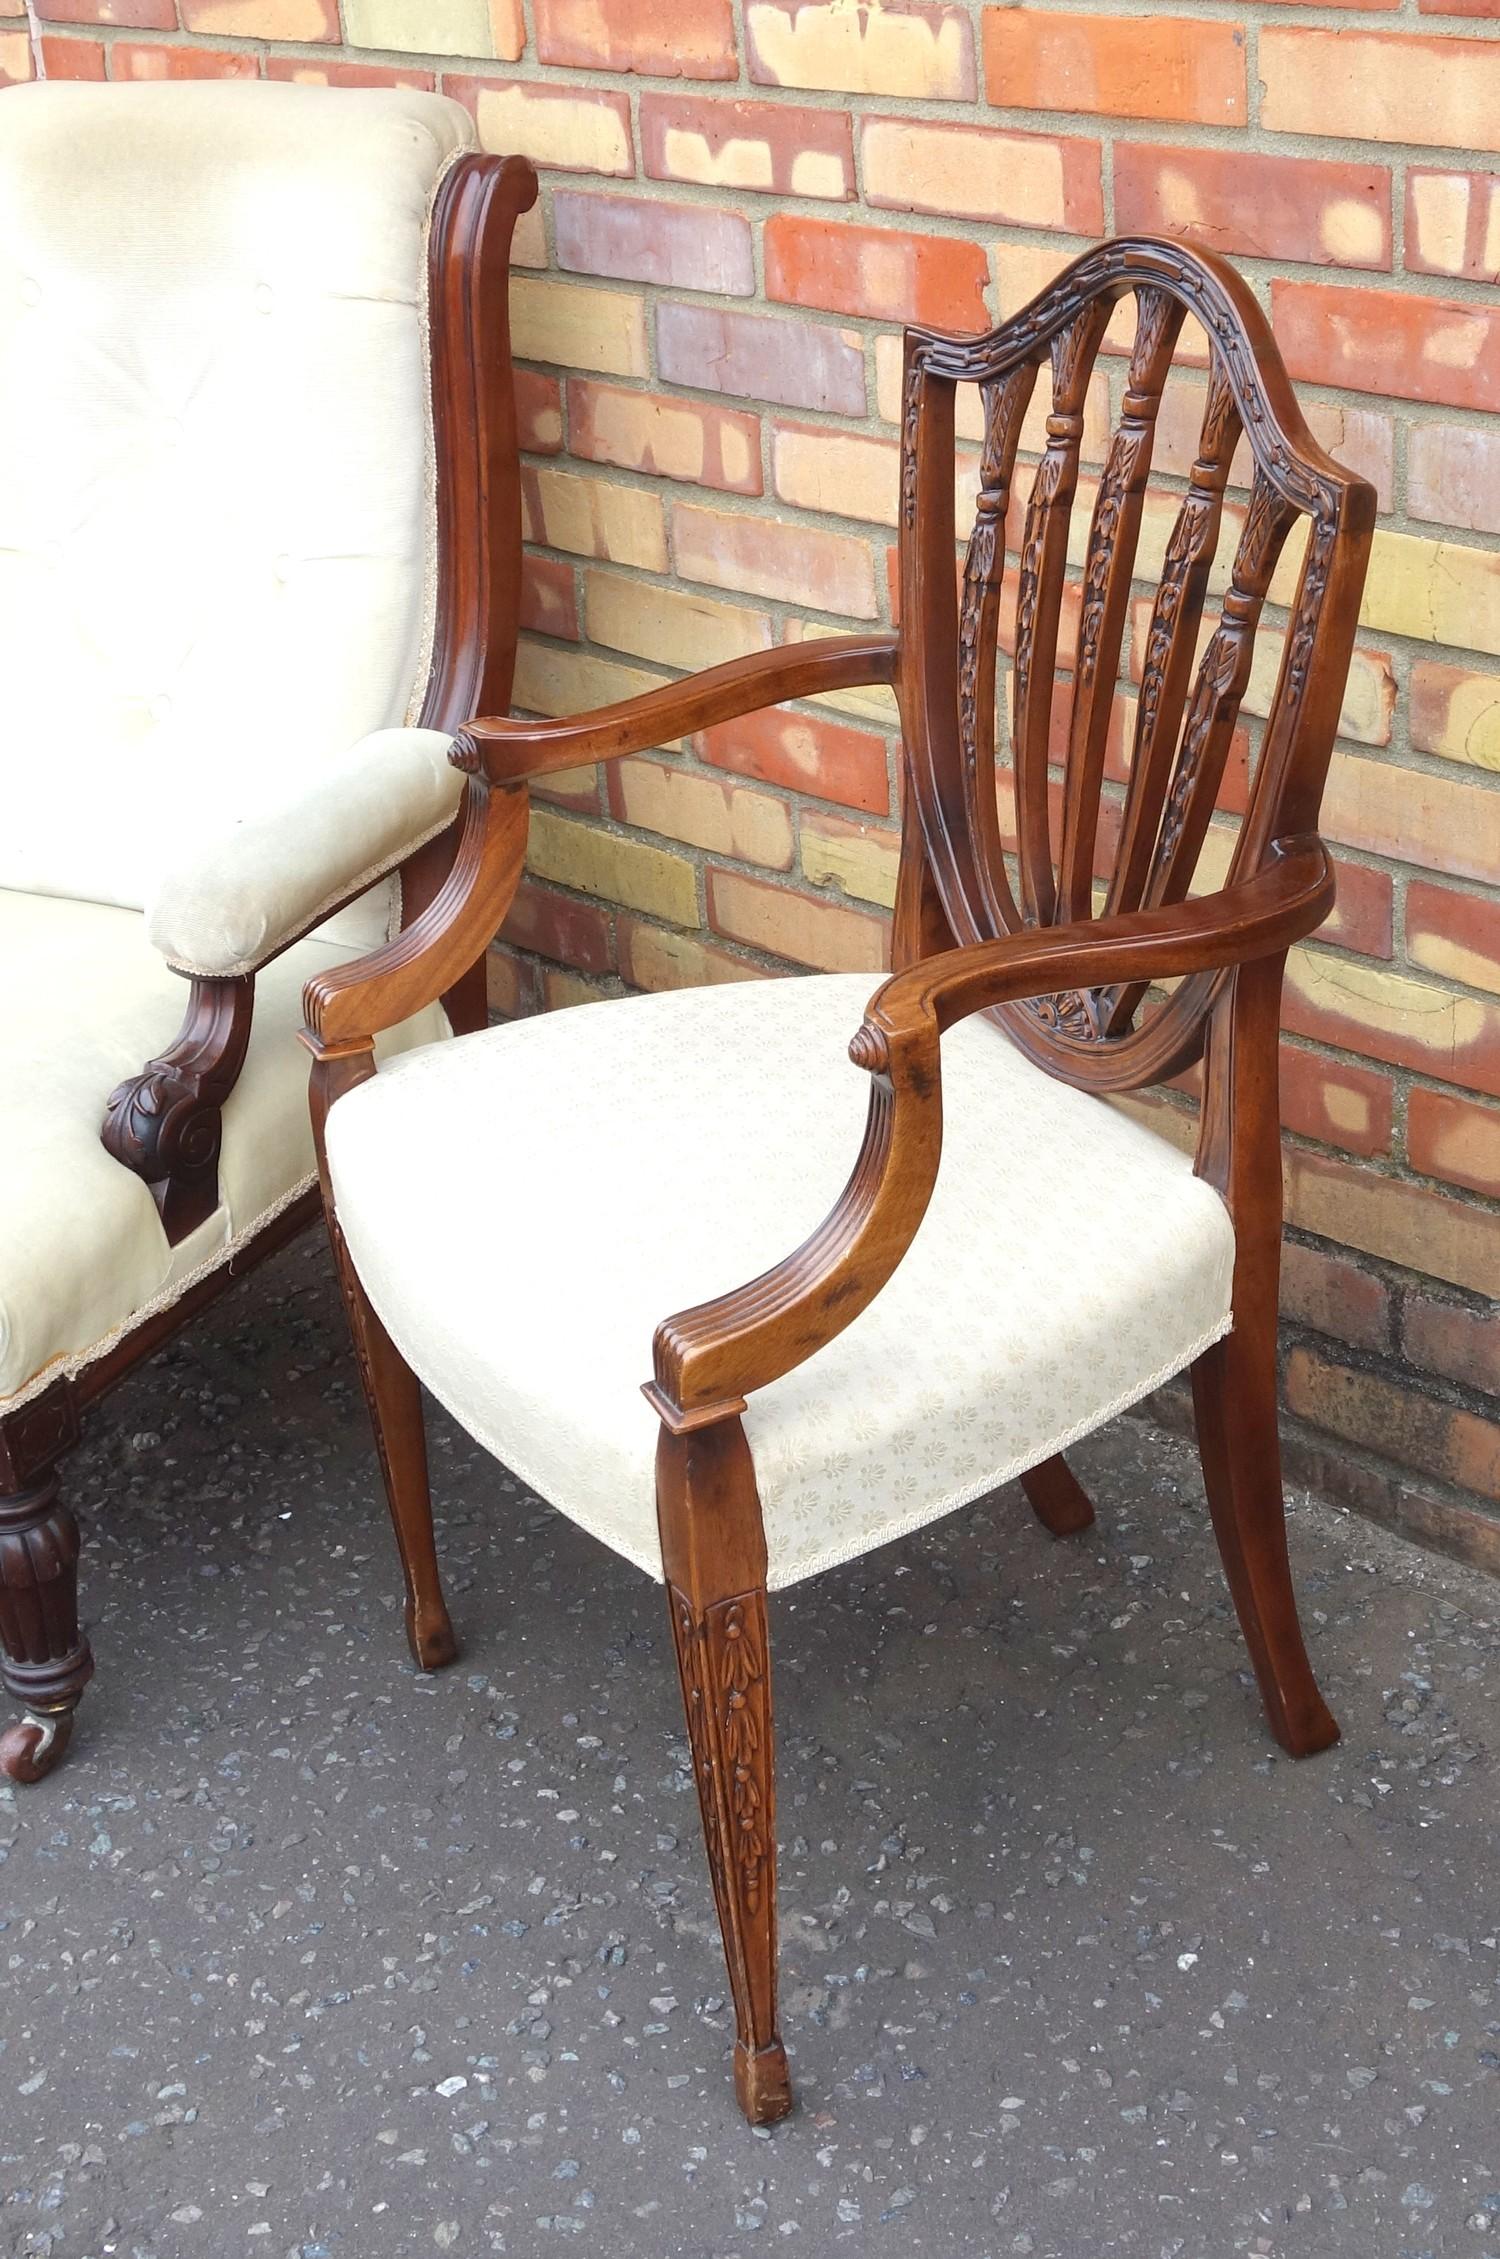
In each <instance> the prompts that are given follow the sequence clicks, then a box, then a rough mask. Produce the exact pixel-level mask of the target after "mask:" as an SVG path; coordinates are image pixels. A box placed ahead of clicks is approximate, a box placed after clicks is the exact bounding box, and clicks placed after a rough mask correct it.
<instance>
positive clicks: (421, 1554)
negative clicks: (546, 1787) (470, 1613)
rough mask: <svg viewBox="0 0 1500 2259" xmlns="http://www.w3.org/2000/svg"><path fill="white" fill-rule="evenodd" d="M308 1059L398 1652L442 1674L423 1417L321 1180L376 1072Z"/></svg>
mask: <svg viewBox="0 0 1500 2259" xmlns="http://www.w3.org/2000/svg"><path fill="white" fill-rule="evenodd" d="M304 1041H306V1042H307V1045H308V1049H309V1050H310V1051H311V1052H312V1053H313V1060H314V1065H313V1070H312V1081H311V1085H310V1088H309V1093H308V1096H309V1103H310V1106H311V1110H312V1128H313V1144H314V1147H315V1149H316V1151H317V1156H318V1177H319V1181H320V1183H321V1185H322V1189H323V1219H324V1222H325V1223H326V1224H327V1226H328V1243H329V1246H330V1247H331V1248H332V1250H333V1261H334V1267H335V1269H336V1270H337V1272H338V1278H339V1287H340V1290H341V1291H342V1293H343V1297H344V1309H345V1311H346V1313H347V1314H348V1319H349V1334H350V1338H351V1340H352V1341H353V1343H354V1359H355V1363H356V1364H357V1365H358V1367H359V1380H360V1386H361V1388H362V1389H363V1390H364V1395H365V1403H366V1406H367V1407H368V1410H369V1414H370V1425H371V1427H372V1428H373V1429H374V1431H375V1449H376V1451H377V1453H378V1454H379V1457H380V1472H381V1476H382V1479H383V1481H384V1483H385V1496H386V1504H387V1505H388V1506H389V1507H390V1510H391V1527H392V1528H393V1529H394V1531H395V1533H396V1549H397V1551H398V1552H399V1554H400V1556H401V1574H402V1578H403V1580H404V1582H405V1585H406V1643H407V1645H408V1647H409V1648H410V1649H411V1652H412V1659H413V1661H414V1662H416V1663H417V1664H418V1665H419V1666H420V1668H421V1669H422V1670H424V1671H437V1670H441V1669H442V1667H443V1665H444V1664H445V1663H451V1662H452V1661H453V1659H454V1657H455V1656H456V1655H457V1653H458V1641H457V1640H456V1639H455V1637H454V1634H453V1625H452V1623H451V1622H450V1621H449V1617H448V1604H447V1602H446V1601H445V1600H444V1598H443V1584H442V1577H441V1574H440V1572H439V1569H438V1558H437V1541H436V1538H435V1536H434V1534H433V1527H432V1493H431V1490H430V1489H429V1486H428V1478H427V1425H426V1420H425V1417H424V1415H423V1411H422V1388H421V1383H420V1382H419V1381H418V1379H417V1376H416V1374H415V1373H414V1372H413V1371H412V1369H411V1367H410V1365H408V1364H407V1362H406V1359H405V1358H404V1357H403V1356H402V1354H401V1352H400V1350H399V1349H398V1348H397V1347H396V1344H395V1343H394V1342H393V1341H392V1339H391V1337H390V1335H389V1334H388V1333H387V1332H386V1330H385V1327H384V1325H383V1324H382V1323H381V1319H380V1315H379V1313H378V1311H377V1310H376V1308H375V1305H374V1303H373V1302H372V1301H371V1300H370V1298H369V1296H368V1295H367V1294H366V1292H365V1290H364V1287H363V1285H362V1283H361V1281H360V1276H359V1273H358V1271H357V1270H356V1269H355V1267H354V1258H353V1257H352V1256H351V1254H350V1253H349V1245H348V1242H347V1240H346V1239H345V1238H344V1234H343V1232H342V1230H341V1229H340V1227H339V1219H338V1210H337V1208H336V1207H335V1204H334V1198H333V1180H332V1178H331V1177H330V1176H329V1173H328V1142H327V1125H328V1114H329V1110H330V1108H331V1107H332V1106H333V1105H334V1104H335V1102H336V1101H337V1100H338V1099H339V1098H341V1097H342V1096H343V1094H344V1092H345V1091H347V1090H353V1089H355V1088H357V1086H358V1085H359V1084H360V1083H361V1082H364V1081H367V1080H368V1079H369V1077H370V1076H371V1075H372V1074H373V1073H374V1072H375V1058H374V1051H373V1047H372V1045H371V1044H370V1043H369V1042H368V1040H366V1041H362V1042H359V1043H356V1044H354V1045H353V1046H351V1047H350V1048H349V1049H348V1050H347V1051H343V1052H341V1051H339V1050H338V1049H336V1048H331V1049H325V1047H324V1046H322V1045H321V1044H319V1043H318V1042H317V1041H316V1040H310V1039H308V1038H307V1037H304Z"/></svg>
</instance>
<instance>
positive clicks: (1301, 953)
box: [1286, 948, 1494, 1081]
mask: <svg viewBox="0 0 1500 2259" xmlns="http://www.w3.org/2000/svg"><path fill="white" fill-rule="evenodd" d="M1286 978H1287V986H1288V987H1289V988H1290V989H1292V990H1293V991H1294V992H1295V993H1296V994H1297V995H1298V996H1300V997H1301V998H1303V1000H1304V1001H1305V1002H1306V1003H1307V1004H1308V1005H1310V1006H1311V1007H1312V1009H1313V1010H1315V1011H1318V1012H1336V1013H1338V1014H1339V1015H1340V1016H1341V1017H1343V1018H1344V1019H1348V1020H1353V1021H1354V1022H1355V1023H1356V1024H1357V1025H1358V1026H1360V1027H1362V1028H1367V1029H1369V1031H1370V1032H1371V1033H1372V1034H1374V1035H1378V1036H1384V1037H1387V1038H1391V1039H1394V1040H1396V1041H1398V1042H1399V1043H1400V1044H1402V1045H1403V1046H1405V1045H1413V1044H1414V1045H1417V1046H1419V1047H1420V1049H1421V1051H1422V1053H1423V1054H1424V1056H1425V1058H1426V1060H1427V1062H1428V1066H1427V1072H1428V1073H1430V1074H1433V1075H1436V1076H1438V1077H1439V1078H1440V1079H1445V1080H1448V1081H1453V1080H1454V1079H1455V1078H1461V1076H1462V1071H1463V1070H1462V1055H1463V1053H1464V1051H1465V1050H1467V1049H1470V1048H1472V1047H1473V1046H1474V1045H1475V1044H1477V1043H1479V1042H1481V1041H1482V1040H1483V1039H1484V1037H1485V1035H1486V1032H1487V1031H1488V1029H1489V1027H1490V1025H1491V1023H1492V1022H1493V1019H1494V1011H1493V1007H1492V1006H1490V1005H1487V1004H1481V1003H1478V1002H1477V1001H1476V1000H1475V999H1474V998H1473V997H1471V996H1459V995H1456V994H1455V993H1454V992H1453V991H1452V990H1451V989H1447V988H1440V987H1438V985H1437V983H1436V982H1434V981H1425V980H1412V979H1411V978H1410V977H1409V976H1408V975H1407V974H1405V973H1395V972H1388V971H1387V970H1386V969H1385V967H1384V966H1382V965H1375V964H1371V963H1370V962H1368V960H1366V959H1364V958H1355V957H1333V956H1329V955H1327V954H1326V953H1325V952H1324V951H1322V950H1314V949H1305V948H1304V949H1294V950H1293V951H1292V952H1291V954H1290V956H1289V957H1288V959H1287V968H1286Z"/></svg>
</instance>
